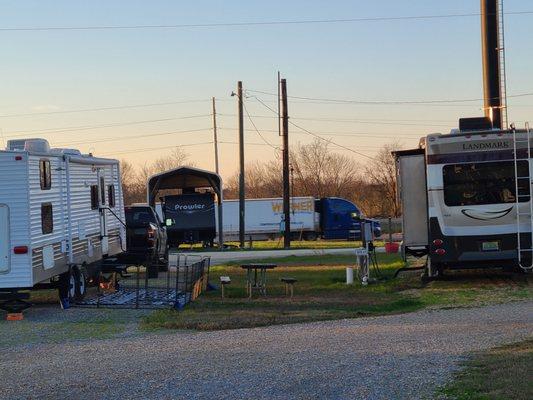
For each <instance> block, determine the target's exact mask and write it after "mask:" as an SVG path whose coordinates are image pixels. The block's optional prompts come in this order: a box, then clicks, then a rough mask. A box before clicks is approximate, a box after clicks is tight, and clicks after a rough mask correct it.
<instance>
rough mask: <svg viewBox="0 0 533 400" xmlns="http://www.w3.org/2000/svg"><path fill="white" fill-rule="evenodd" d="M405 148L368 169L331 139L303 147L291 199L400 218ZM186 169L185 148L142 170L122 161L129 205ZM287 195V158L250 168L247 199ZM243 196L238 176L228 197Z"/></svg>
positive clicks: (294, 164)
mask: <svg viewBox="0 0 533 400" xmlns="http://www.w3.org/2000/svg"><path fill="white" fill-rule="evenodd" d="M399 147H400V146H399V145H398V144H397V143H392V144H388V145H385V146H383V147H382V148H381V149H380V150H379V152H378V153H377V154H376V156H375V157H374V158H373V159H372V160H369V161H368V162H367V163H366V164H365V165H362V164H360V163H358V162H356V161H355V160H354V159H353V158H352V157H349V156H346V155H344V154H340V153H337V152H335V151H333V150H332V149H331V145H330V143H328V142H326V141H323V140H320V139H316V140H315V141H314V142H312V143H309V144H300V145H298V146H296V147H294V148H293V150H292V151H291V152H290V163H291V196H313V197H316V198H321V197H341V198H345V199H347V200H350V201H352V202H353V203H355V204H357V205H358V206H359V207H360V208H361V210H362V211H363V213H364V214H365V215H366V216H368V217H389V216H392V217H397V216H399V214H400V207H399V204H398V200H397V195H396V178H395V175H396V173H395V165H394V159H393V157H392V155H391V152H392V151H394V150H397V149H398V148H399ZM184 165H187V166H194V161H193V160H191V159H190V155H189V154H187V153H186V152H184V151H183V150H181V149H180V148H177V149H175V150H174V151H173V152H172V153H171V154H170V155H169V156H166V157H162V158H159V159H157V160H155V161H154V162H153V163H151V164H148V165H145V166H143V167H142V168H140V169H138V170H136V169H135V168H134V167H133V165H132V164H131V163H129V162H126V161H122V162H121V166H122V184H123V191H124V200H125V203H126V204H131V203H134V202H146V182H147V180H148V178H149V177H150V176H151V175H153V174H156V173H159V172H162V171H166V170H169V169H173V168H177V167H179V166H184ZM282 191H283V188H282V163H281V155H278V157H276V159H274V160H272V161H266V162H261V161H255V162H252V163H248V164H247V165H246V166H245V192H246V198H264V197H281V196H282ZM238 197H239V173H238V172H236V173H235V174H234V175H232V176H231V177H230V178H229V179H227V180H226V182H224V198H225V199H236V198H238Z"/></svg>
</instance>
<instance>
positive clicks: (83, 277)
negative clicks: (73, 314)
mask: <svg viewBox="0 0 533 400" xmlns="http://www.w3.org/2000/svg"><path fill="white" fill-rule="evenodd" d="M73 275H74V279H75V282H76V285H75V292H76V294H75V297H74V298H75V300H78V301H79V300H83V298H84V297H85V294H86V293H87V274H86V273H85V269H84V268H79V267H74V268H73Z"/></svg>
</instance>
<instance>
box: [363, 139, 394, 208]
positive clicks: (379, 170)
mask: <svg viewBox="0 0 533 400" xmlns="http://www.w3.org/2000/svg"><path fill="white" fill-rule="evenodd" d="M401 147H402V146H401V144H400V143H399V142H393V143H390V144H386V145H384V146H383V148H382V149H381V150H380V151H379V152H378V154H377V155H376V157H374V160H373V161H372V163H371V164H370V165H368V166H367V167H366V169H365V171H366V177H367V183H368V190H367V191H365V193H367V195H369V194H370V193H372V192H373V197H376V198H377V199H381V200H380V201H378V202H375V203H374V210H373V211H372V213H373V214H375V215H380V216H391V217H398V216H399V215H400V204H399V201H398V196H397V193H396V166H395V163H394V157H393V156H392V152H393V151H396V150H399V149H400V148H401ZM376 205H377V206H379V210H378V209H376Z"/></svg>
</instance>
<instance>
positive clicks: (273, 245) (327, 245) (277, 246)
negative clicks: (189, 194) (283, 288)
mask: <svg viewBox="0 0 533 400" xmlns="http://www.w3.org/2000/svg"><path fill="white" fill-rule="evenodd" d="M374 244H375V245H376V246H378V247H382V246H384V245H385V244H384V242H383V241H379V240H376V241H374ZM226 245H227V246H229V247H228V249H227V250H226V251H242V250H241V249H239V243H238V242H226ZM245 246H246V247H245V249H243V250H282V249H283V240H261V241H255V242H252V247H251V248H250V244H249V242H248V241H247V242H246V244H245ZM360 246H361V242H360V241H347V240H316V241H307V240H293V241H291V247H292V248H293V249H351V248H354V247H360ZM180 250H192V251H211V250H213V249H204V248H203V247H202V246H201V245H200V244H195V245H192V246H191V245H184V244H183V245H181V246H180Z"/></svg>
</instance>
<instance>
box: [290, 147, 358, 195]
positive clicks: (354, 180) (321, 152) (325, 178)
mask: <svg viewBox="0 0 533 400" xmlns="http://www.w3.org/2000/svg"><path fill="white" fill-rule="evenodd" d="M329 146H330V145H329V143H328V142H326V141H323V140H320V139H315V140H314V141H313V142H312V143H310V144H306V145H299V146H298V147H297V148H296V150H295V151H293V152H291V163H292V166H293V168H294V173H295V182H294V186H295V188H294V189H295V193H296V192H298V193H299V194H300V195H305V196H315V197H328V196H337V197H345V198H352V197H353V195H354V190H355V189H356V187H357V184H358V182H359V181H360V179H359V174H358V170H359V167H358V164H357V163H356V162H355V161H354V160H353V159H352V158H350V157H348V156H345V155H342V154H338V153H334V152H332V151H331V150H330V148H329Z"/></svg>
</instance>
